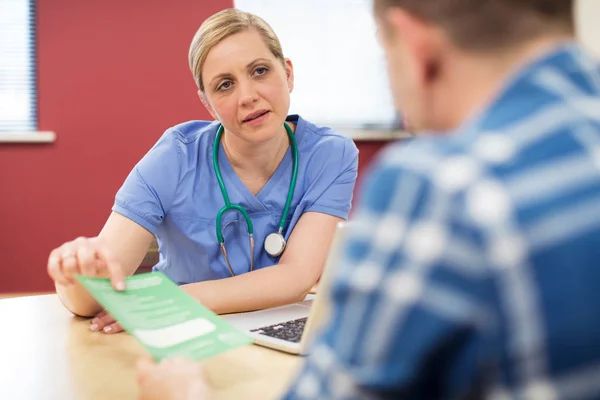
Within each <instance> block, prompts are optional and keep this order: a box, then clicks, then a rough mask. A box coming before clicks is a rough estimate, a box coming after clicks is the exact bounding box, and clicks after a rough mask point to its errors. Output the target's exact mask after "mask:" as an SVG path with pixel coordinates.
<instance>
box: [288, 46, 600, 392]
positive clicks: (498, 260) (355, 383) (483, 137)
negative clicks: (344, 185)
mask: <svg viewBox="0 0 600 400" xmlns="http://www.w3.org/2000/svg"><path fill="white" fill-rule="evenodd" d="M355 217H356V220H357V222H358V223H359V224H360V225H361V228H360V229H356V230H355V231H354V232H353V233H352V234H351V235H350V238H349V239H348V240H349V241H348V243H347V245H346V249H345V256H344V259H343V260H342V261H341V262H340V265H339V266H338V268H337V269H336V272H335V275H336V279H335V283H334V286H333V292H332V301H333V315H332V318H331V319H330V321H329V322H328V324H327V326H326V327H325V328H324V332H322V334H321V335H320V337H319V339H318V340H317V341H316V343H315V345H314V346H313V347H312V350H311V354H310V355H309V356H308V358H307V360H306V363H305V366H304V368H303V370H302V371H301V373H300V376H299V377H298V379H297V380H296V381H295V382H294V384H293V386H292V388H291V389H290V392H289V393H288V394H287V396H286V398H288V399H354V398H369V399H370V398H375V399H397V398H410V399H439V398H443V399H457V398H488V399H512V398H523V399H543V400H551V399H559V398H560V399H584V398H600V68H599V65H598V63H597V62H596V61H595V60H593V59H592V58H591V57H589V56H588V55H587V54H586V53H585V51H583V50H582V49H580V48H579V47H578V46H577V45H576V44H573V43H571V44H568V45H564V46H561V47H560V48H555V49H553V50H552V51H551V52H548V53H546V54H544V55H543V57H540V58H539V59H536V60H534V61H532V62H531V63H529V64H528V65H527V66H526V67H525V68H523V69H522V70H521V71H520V72H519V73H518V74H516V75H515V76H513V77H512V79H511V80H510V81H508V82H507V83H506V84H505V86H504V88H503V89H502V91H501V92H500V93H499V94H498V95H497V97H496V98H495V99H494V101H492V102H491V103H490V105H489V106H488V107H487V108H486V109H485V110H483V111H482V113H480V115H478V116H477V117H476V118H474V119H473V120H471V121H470V122H468V123H467V124H465V125H464V126H463V127H461V128H460V129H459V130H458V132H454V133H453V134H451V135H448V136H445V137H425V138H419V139H417V140H415V141H414V142H413V143H411V144H410V145H407V146H404V145H393V146H392V147H390V148H388V149H387V151H385V152H384V154H383V156H382V157H380V158H379V160H378V162H377V165H376V166H375V168H374V169H373V170H372V173H371V175H370V177H369V180H368V183H367V184H366V187H365V190H364V192H363V195H362V204H360V206H359V207H358V209H357V214H356V215H355Z"/></svg>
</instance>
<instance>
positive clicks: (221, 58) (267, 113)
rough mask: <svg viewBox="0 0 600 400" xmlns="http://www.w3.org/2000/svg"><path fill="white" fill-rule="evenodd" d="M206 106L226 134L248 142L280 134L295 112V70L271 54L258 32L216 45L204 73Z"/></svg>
mask: <svg viewBox="0 0 600 400" xmlns="http://www.w3.org/2000/svg"><path fill="white" fill-rule="evenodd" d="M202 79H203V83H204V88H205V89H204V90H205V91H204V94H202V93H200V98H201V99H202V102H203V103H204V105H205V106H206V108H207V109H208V111H209V112H210V113H211V115H212V116H213V118H215V119H218V120H219V121H220V122H221V123H222V124H223V126H224V128H225V129H226V130H227V131H228V132H230V133H232V134H234V135H235V136H237V137H239V138H241V139H243V140H245V141H248V142H254V143H257V142H263V141H266V140H269V139H271V138H272V137H273V136H275V135H277V134H279V133H280V132H281V130H282V129H283V122H284V121H285V118H286V117H287V113H288V110H289V107H290V91H291V89H292V85H293V69H292V64H291V62H290V61H289V60H286V61H285V64H284V63H282V61H281V60H280V59H277V58H276V57H275V56H274V55H273V53H271V51H270V50H269V48H268V47H267V45H266V44H265V42H264V41H263V39H262V37H261V36H260V34H259V33H258V32H256V31H255V30H252V29H250V30H246V31H243V32H239V33H236V34H234V35H231V36H229V37H227V38H225V39H224V40H222V41H221V42H220V43H218V44H217V45H215V46H214V47H213V48H212V49H211V50H210V52H209V53H208V55H207V57H206V61H205V63H204V67H203V70H202Z"/></svg>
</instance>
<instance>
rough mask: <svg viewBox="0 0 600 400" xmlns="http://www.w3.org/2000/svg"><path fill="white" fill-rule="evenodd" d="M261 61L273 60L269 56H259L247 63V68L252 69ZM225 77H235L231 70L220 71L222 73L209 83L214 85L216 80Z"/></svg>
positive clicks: (269, 61)
mask: <svg viewBox="0 0 600 400" xmlns="http://www.w3.org/2000/svg"><path fill="white" fill-rule="evenodd" d="M261 62H263V63H269V64H270V63H271V60H269V59H267V58H257V59H255V60H253V61H250V62H249V63H248V64H246V69H247V70H251V69H252V68H253V67H254V66H255V65H256V64H259V63H261ZM224 78H229V79H231V78H233V74H231V73H229V72H223V73H220V74H218V75H216V76H215V77H214V78H212V79H211V80H210V83H209V84H210V85H212V84H213V83H214V82H215V81H218V80H221V79H224Z"/></svg>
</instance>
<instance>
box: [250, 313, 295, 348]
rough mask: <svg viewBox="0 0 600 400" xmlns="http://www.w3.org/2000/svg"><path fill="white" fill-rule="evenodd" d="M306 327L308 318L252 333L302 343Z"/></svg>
mask: <svg viewBox="0 0 600 400" xmlns="http://www.w3.org/2000/svg"><path fill="white" fill-rule="evenodd" d="M304 325H306V318H299V319H295V320H293V321H287V322H283V323H281V324H275V325H271V326H265V327H263V328H258V329H253V330H251V331H250V332H256V333H259V334H261V335H266V336H270V337H274V338H277V339H282V340H287V341H288V342H293V343H300V339H302V332H303V331H304Z"/></svg>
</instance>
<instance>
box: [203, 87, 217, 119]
mask: <svg viewBox="0 0 600 400" xmlns="http://www.w3.org/2000/svg"><path fill="white" fill-rule="evenodd" d="M198 97H200V101H201V102H202V105H204V108H206V110H207V111H208V112H209V113H210V115H211V117H213V119H215V120H217V119H219V118H218V117H217V113H216V112H215V110H214V109H213V108H212V106H211V105H210V103H209V102H208V99H207V98H206V96H205V95H204V93H202V90H198Z"/></svg>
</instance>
